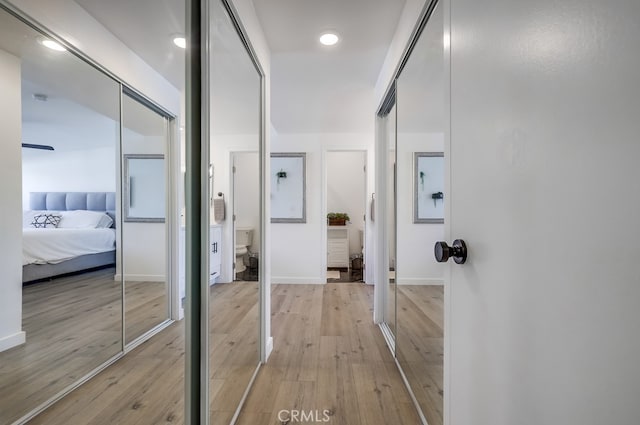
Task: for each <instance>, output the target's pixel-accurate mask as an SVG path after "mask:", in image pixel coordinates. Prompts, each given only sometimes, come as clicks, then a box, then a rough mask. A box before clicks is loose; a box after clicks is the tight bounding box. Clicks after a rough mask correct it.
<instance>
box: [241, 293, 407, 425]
mask: <svg viewBox="0 0 640 425" xmlns="http://www.w3.org/2000/svg"><path fill="white" fill-rule="evenodd" d="M271 297H272V311H271V315H272V317H271V320H272V329H273V337H274V350H273V353H272V354H271V357H270V359H269V361H268V362H267V364H266V365H263V366H262V368H261V370H260V373H259V375H258V379H257V381H256V383H255V385H254V388H253V390H252V391H251V393H250V394H249V397H248V399H247V402H246V404H245V406H244V409H243V411H242V414H241V415H240V418H239V421H238V424H240V425H272V424H284V423H287V421H282V420H280V419H286V418H287V415H288V414H289V413H288V412H289V411H292V410H297V411H305V412H306V413H307V414H309V412H313V414H314V415H316V413H315V412H316V411H317V412H319V413H318V414H317V416H318V417H319V418H320V419H321V420H322V419H323V418H324V416H323V413H324V412H323V411H324V410H327V411H329V412H330V413H329V414H330V421H329V422H327V423H329V424H332V425H338V424H340V425H359V424H362V425H364V424H367V425H389V424H394V425H396V424H397V425H400V424H411V425H416V424H419V420H418V417H417V415H416V413H415V409H414V407H413V405H412V403H411V400H410V398H409V394H408V393H407V391H406V389H405V387H404V384H403V382H402V378H401V377H400V374H399V372H398V370H397V368H396V365H395V362H394V360H393V357H392V356H391V353H390V351H389V349H388V348H387V346H386V343H385V341H384V338H383V337H382V333H381V332H380V330H379V329H378V327H377V326H376V325H375V324H373V321H372V316H373V311H372V306H373V288H372V287H371V286H366V285H364V284H362V283H328V284H326V285H276V286H274V288H273V290H272V295H271ZM279 414H280V418H278V415H279ZM290 423H292V424H293V423H294V421H291V422H290ZM320 423H322V422H320Z"/></svg>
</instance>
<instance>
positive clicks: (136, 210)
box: [124, 154, 166, 223]
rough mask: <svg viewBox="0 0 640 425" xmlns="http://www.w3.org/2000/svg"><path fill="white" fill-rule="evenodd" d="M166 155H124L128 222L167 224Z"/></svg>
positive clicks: (125, 205)
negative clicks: (165, 220) (165, 221)
mask: <svg viewBox="0 0 640 425" xmlns="http://www.w3.org/2000/svg"><path fill="white" fill-rule="evenodd" d="M164 168H165V167H164V155H159V154H126V155H124V172H125V181H124V183H125V184H124V191H125V193H124V221H128V222H146V223H164V219H165V210H166V200H165V193H166V191H165V173H164Z"/></svg>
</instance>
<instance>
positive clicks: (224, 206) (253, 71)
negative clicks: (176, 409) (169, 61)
mask: <svg viewBox="0 0 640 425" xmlns="http://www.w3.org/2000/svg"><path fill="white" fill-rule="evenodd" d="M211 9H212V10H211V19H212V21H211V32H212V33H211V46H212V51H211V62H210V67H211V75H210V77H211V80H210V84H211V95H210V96H211V97H210V105H211V127H210V137H211V142H210V154H211V164H212V165H211V178H212V181H211V183H212V185H211V195H212V196H211V198H212V199H211V204H212V210H211V226H210V235H209V236H210V253H209V259H210V264H209V269H210V273H211V276H210V280H209V282H207V283H206V284H209V285H210V290H209V294H210V298H209V305H210V313H209V341H210V350H209V353H210V375H211V380H210V385H209V394H210V398H211V400H210V403H211V405H210V409H211V424H213V425H228V424H229V423H231V422H232V420H233V419H234V415H235V414H236V412H237V408H238V406H239V403H240V402H241V400H242V398H243V396H244V393H245V391H246V390H247V388H248V386H249V384H250V382H251V381H252V378H253V376H254V374H255V373H256V371H257V367H258V365H259V362H260V349H259V347H260V331H259V330H260V327H259V323H260V316H259V314H260V302H259V301H260V290H259V288H260V280H261V276H260V268H261V258H262V252H261V251H262V250H261V240H262V226H261V223H262V222H263V219H262V216H263V213H262V207H261V204H262V202H261V201H262V189H261V187H262V186H261V179H260V175H261V171H262V168H261V165H260V164H261V161H260V158H262V139H261V126H262V123H261V102H262V95H261V91H262V88H261V84H262V76H261V72H260V71H259V68H258V67H257V65H256V62H255V61H254V59H253V57H252V55H251V53H250V51H249V48H248V46H247V45H246V44H245V42H244V38H243V37H241V36H240V34H239V31H240V29H239V28H240V26H239V25H238V24H237V22H236V21H235V20H234V18H233V14H232V12H231V9H230V8H229V5H228V3H227V2H226V1H220V0H216V1H213V2H212V3H211Z"/></svg>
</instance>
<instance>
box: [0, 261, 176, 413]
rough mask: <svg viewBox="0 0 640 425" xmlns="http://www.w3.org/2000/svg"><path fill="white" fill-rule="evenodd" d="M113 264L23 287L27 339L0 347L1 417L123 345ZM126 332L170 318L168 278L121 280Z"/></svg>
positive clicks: (23, 408) (23, 409)
mask: <svg viewBox="0 0 640 425" xmlns="http://www.w3.org/2000/svg"><path fill="white" fill-rule="evenodd" d="M113 276H114V269H113V268H108V269H103V270H97V271H92V272H88V273H83V274H77V275H73V276H67V277H62V278H56V279H52V280H50V281H44V282H40V283H35V284H29V285H26V286H25V287H24V288H23V306H22V308H23V312H22V313H23V329H24V330H25V331H26V334H27V342H26V344H24V345H22V346H19V347H16V348H13V349H11V350H8V351H5V352H3V353H0V424H9V423H12V422H13V421H15V420H17V419H18V418H20V417H22V416H23V415H25V414H26V413H28V412H29V411H30V410H32V409H33V408H34V407H36V406H38V405H39V404H41V403H43V402H45V401H46V400H47V399H49V398H50V397H53V396H54V395H56V394H57V393H58V392H59V391H62V390H63V389H64V388H66V387H67V386H69V385H71V384H73V383H74V382H75V381H77V379H78V378H80V377H82V376H84V375H86V374H87V373H89V372H90V371H92V370H93V369H95V368H96V367H98V366H100V365H101V364H102V363H104V362H105V361H107V360H108V359H110V358H112V357H113V356H115V355H117V354H118V353H119V352H120V351H121V347H122V341H121V334H122V325H121V316H122V302H121V298H122V289H121V284H120V282H119V281H114V279H113ZM125 293H126V299H127V304H126V305H127V316H126V317H127V328H126V331H127V335H129V333H132V334H134V335H140V334H142V333H144V332H145V331H147V330H149V329H150V328H152V327H153V326H155V325H157V324H159V323H161V322H162V321H164V320H165V319H166V317H167V309H166V290H165V284H164V283H159V282H132V283H128V284H127V287H126V292H125Z"/></svg>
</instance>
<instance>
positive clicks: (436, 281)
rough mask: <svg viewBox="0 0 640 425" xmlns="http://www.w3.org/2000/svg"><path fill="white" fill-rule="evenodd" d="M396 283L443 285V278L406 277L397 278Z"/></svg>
mask: <svg viewBox="0 0 640 425" xmlns="http://www.w3.org/2000/svg"><path fill="white" fill-rule="evenodd" d="M398 285H435V286H442V285H444V279H424V278H421V277H406V278H404V279H402V280H398Z"/></svg>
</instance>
